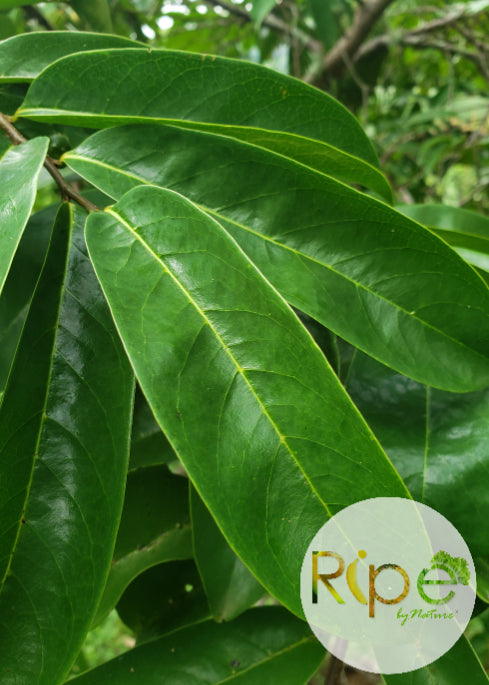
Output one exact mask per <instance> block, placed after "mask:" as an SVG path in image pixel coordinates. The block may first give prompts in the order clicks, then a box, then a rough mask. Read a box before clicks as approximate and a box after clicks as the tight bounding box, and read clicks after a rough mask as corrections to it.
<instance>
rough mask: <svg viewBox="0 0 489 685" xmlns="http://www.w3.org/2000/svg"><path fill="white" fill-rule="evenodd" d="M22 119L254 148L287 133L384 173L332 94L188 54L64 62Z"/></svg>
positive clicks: (41, 81)
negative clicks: (235, 138)
mask: <svg viewBox="0 0 489 685" xmlns="http://www.w3.org/2000/svg"><path fill="white" fill-rule="evenodd" d="M18 114H19V116H22V117H28V118H33V119H40V120H41V121H57V122H66V123H72V124H76V125H81V126H93V127H96V128H101V127H107V126H113V125H114V124H117V125H120V124H123V123H145V122H147V123H151V122H153V123H154V122H155V120H156V121H158V120H159V121H161V122H162V123H174V122H175V121H179V120H185V121H186V122H187V124H186V125H187V126H193V127H199V128H206V129H209V130H213V129H217V131H218V132H222V133H224V132H227V133H228V134H229V135H235V132H234V127H241V128H242V127H246V128H247V129H248V130H247V131H245V132H243V135H246V136H247V140H249V141H252V136H253V133H254V131H253V129H268V130H269V131H282V132H284V133H288V134H297V135H298V136H303V137H304V138H310V139H313V140H319V141H321V142H323V143H327V144H329V145H332V146H334V147H336V148H339V149H340V150H344V151H345V152H349V153H350V154H351V155H355V156H356V157H360V158H361V159H363V160H364V161H366V162H368V163H369V164H372V165H373V166H378V162H377V159H376V155H375V152H374V150H373V147H372V144H371V143H370V141H369V139H368V138H367V136H366V135H365V133H364V132H363V130H362V128H361V127H360V125H359V123H358V122H357V121H356V119H355V118H354V117H353V116H352V115H351V114H350V113H349V112H348V110H347V109H346V108H345V107H343V105H341V104H340V103H339V102H337V101H336V100H334V99H333V98H332V97H330V96H329V95H327V94H326V93H323V92H321V91H319V90H316V89H315V88H313V87H312V86H309V85H307V84H305V83H302V82H301V81H297V80H296V79H293V78H290V77H288V76H284V75H282V74H278V73H276V72H274V71H271V70H270V69H266V68H265V67H262V66H260V65H258V64H252V63H249V62H240V61H233V60H230V59H226V58H222V57H216V56H206V55H199V54H193V53H190V52H173V51H171V50H151V49H148V50H105V51H102V50H99V51H93V52H89V53H88V52H87V53H82V54H78V55H71V56H68V57H65V58H63V59H61V60H58V61H57V62H55V63H54V64H52V65H51V66H50V67H48V68H47V69H45V70H44V71H43V72H42V74H40V75H39V76H38V78H37V79H36V80H35V81H34V82H33V84H32V85H31V88H30V89H29V92H28V94H27V97H26V100H25V102H24V104H23V105H22V107H21V108H20V110H19V112H18ZM223 125H224V126H223ZM256 133H257V135H262V136H263V132H260V131H257V132H256ZM299 142H300V141H299ZM306 142H307V141H306ZM310 142H312V141H310ZM309 144H310V143H309ZM284 147H286V146H285V145H284Z"/></svg>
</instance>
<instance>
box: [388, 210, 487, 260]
mask: <svg viewBox="0 0 489 685" xmlns="http://www.w3.org/2000/svg"><path fill="white" fill-rule="evenodd" d="M399 211H401V212H402V213H403V214H406V215H407V216H410V217H412V218H413V219H415V220H416V221H419V222H420V223H422V224H425V225H426V226H429V228H430V229H431V230H433V231H434V232H435V233H436V234H437V235H439V236H440V238H443V239H444V240H445V241H446V242H447V243H449V244H450V245H451V246H452V247H453V248H454V250H456V251H457V252H458V253H459V254H460V255H461V256H462V257H463V258H464V259H465V260H466V261H468V262H469V263H470V264H473V265H474V266H476V267H478V268H479V269H483V270H484V271H486V272H489V218H488V217H486V216H483V215H482V214H478V213H477V212H472V211H470V210H468V209H461V208H460V207H450V206H447V205H430V204H427V205H400V206H399Z"/></svg>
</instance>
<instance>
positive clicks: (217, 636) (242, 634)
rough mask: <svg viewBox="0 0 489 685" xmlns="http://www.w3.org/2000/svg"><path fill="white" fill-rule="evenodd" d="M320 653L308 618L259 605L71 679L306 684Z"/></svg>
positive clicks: (86, 683)
mask: <svg viewBox="0 0 489 685" xmlns="http://www.w3.org/2000/svg"><path fill="white" fill-rule="evenodd" d="M323 657H324V648H323V647H322V646H321V645H320V644H319V643H318V642H317V641H316V639H315V638H314V637H313V636H312V635H311V632H310V630H309V628H308V626H307V624H306V623H304V622H303V621H299V620H298V619H296V618H294V617H293V616H291V614H289V613H288V612H287V611H285V610H284V609H282V608H280V607H262V608H260V609H252V610H250V611H248V612H247V613H246V614H243V615H242V616H240V617H239V618H237V619H236V620H235V621H232V622H231V623H221V624H219V623H214V622H213V621H206V622H204V623H199V624H197V625H193V626H188V627H186V628H182V629H181V630H177V631H175V632H173V633H170V634H169V635H165V636H164V637H161V638H159V639H158V640H155V641H153V642H149V643H147V644H145V645H141V646H140V647H136V649H134V650H131V651H130V652H128V653H126V654H124V655H122V656H121V657H118V658H117V659H114V660H113V661H111V662H109V663H107V664H104V665H103V666H100V667H99V668H96V669H93V670H92V671H89V672H88V673H86V674H83V675H81V676H79V677H78V678H75V679H74V680H73V681H70V682H73V683H74V684H76V685H116V684H117V685H126V683H131V684H132V685H159V684H160V683H161V682H162V677H164V678H165V683H167V684H168V685H188V684H189V683H190V682H191V683H192V685H218V683H223V682H227V683H233V682H234V681H236V682H237V683H239V684H240V685H269V684H270V683H280V684H281V685H304V683H306V682H307V680H308V678H309V677H310V676H311V675H312V674H313V673H314V671H315V670H316V668H317V667H318V666H319V663H320V662H321V660H322V659H323ZM196 664H198V667H197V668H196V666H195V665H196ZM163 674H165V675H163Z"/></svg>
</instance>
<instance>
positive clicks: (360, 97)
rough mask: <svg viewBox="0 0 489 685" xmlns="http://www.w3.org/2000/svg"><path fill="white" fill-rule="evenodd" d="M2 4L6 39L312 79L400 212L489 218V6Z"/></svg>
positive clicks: (386, 0)
mask: <svg viewBox="0 0 489 685" xmlns="http://www.w3.org/2000/svg"><path fill="white" fill-rule="evenodd" d="M31 3H32V0H31ZM2 4H3V5H4V6H6V7H7V9H4V10H3V12H2V13H1V14H0V38H6V37H8V36H10V35H15V34H18V33H22V32H25V31H39V30H51V29H68V30H80V29H81V30H87V29H88V30H95V31H105V32H114V33H117V34H120V35H123V36H129V37H131V38H133V39H137V40H140V41H141V42H144V43H147V44H150V45H151V46H154V47H166V48H171V49H179V50H192V51H196V52H205V53H215V54H219V55H224V56H228V57H237V58H241V59H246V60H252V61H254V62H260V63H262V64H265V65H267V66H270V67H272V68H274V69H278V70H279V71H282V72H285V73H288V74H291V75H293V76H295V77H297V78H300V79H303V80H305V81H307V82H309V83H312V84H314V85H316V86H318V87H319V88H322V89H323V90H326V91H327V92H329V93H331V94H332V95H334V96H335V97H337V98H338V99H339V100H341V102H343V103H344V104H345V105H346V106H347V107H348V108H349V109H351V110H352V111H353V112H354V113H355V114H356V115H357V116H358V118H359V119H360V121H361V123H362V125H363V126H364V128H365V129H366V130H367V132H368V134H369V135H370V136H371V138H372V140H373V141H374V144H375V145H376V148H377V151H378V155H379V158H380V160H381V166H382V168H383V170H384V172H385V173H386V174H387V176H388V178H389V181H390V182H391V183H392V186H393V188H394V193H395V199H396V201H397V202H401V203H408V204H409V203H412V202H435V203H438V202H441V203H445V204H449V205H453V206H458V207H464V208H466V209H476V210H478V211H482V212H484V213H488V212H489V196H488V193H487V187H488V184H489V128H488V116H489V97H488V95H487V93H488V84H489V41H488V40H487V36H489V0H472V1H468V2H462V3H460V2H453V1H449V0H298V1H293V0H252V1H250V2H247V1H246V0H234V1H232V0H71V2H69V3H61V2H45V3H37V4H36V3H32V4H26V5H22V6H19V7H15V8H13V9H8V6H9V4H10V0H3V3H2V2H0V7H1V6H2ZM12 4H16V3H13V2H12ZM17 4H18V3H17ZM2 95H5V94H2V93H0V98H2Z"/></svg>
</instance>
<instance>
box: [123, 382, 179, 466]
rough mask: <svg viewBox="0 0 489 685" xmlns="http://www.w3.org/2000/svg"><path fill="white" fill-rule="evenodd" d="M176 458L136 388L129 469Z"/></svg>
mask: <svg viewBox="0 0 489 685" xmlns="http://www.w3.org/2000/svg"><path fill="white" fill-rule="evenodd" d="M177 458H178V457H177V455H176V454H175V452H174V451H173V448H172V446H171V445H170V443H169V442H168V440H167V439H166V437H165V435H164V434H163V432H162V431H161V428H160V427H159V425H158V424H157V423H156V419H155V417H154V416H153V412H152V411H151V408H150V406H149V404H148V403H147V401H146V400H145V398H144V396H143V394H142V393H141V391H138V390H136V400H135V403H134V413H133V423H132V439H131V457H130V459H129V469H130V470H134V469H137V468H140V467H142V466H153V465H155V464H167V463H169V462H172V461H176V459H177Z"/></svg>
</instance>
